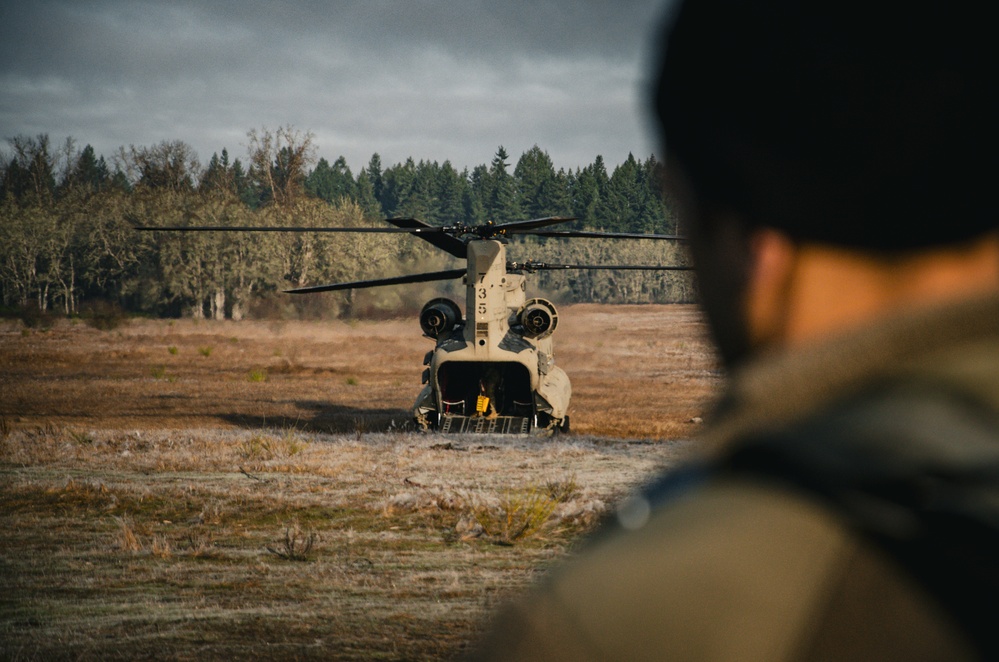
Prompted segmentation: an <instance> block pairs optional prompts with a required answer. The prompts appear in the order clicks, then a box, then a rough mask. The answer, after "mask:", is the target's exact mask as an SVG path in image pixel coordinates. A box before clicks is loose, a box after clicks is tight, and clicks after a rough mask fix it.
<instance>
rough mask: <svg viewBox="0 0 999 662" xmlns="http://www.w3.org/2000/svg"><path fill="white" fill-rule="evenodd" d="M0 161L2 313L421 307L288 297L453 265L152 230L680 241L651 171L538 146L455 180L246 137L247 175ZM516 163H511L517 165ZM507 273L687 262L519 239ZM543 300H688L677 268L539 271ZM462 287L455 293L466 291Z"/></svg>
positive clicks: (87, 162)
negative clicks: (466, 231)
mask: <svg viewBox="0 0 999 662" xmlns="http://www.w3.org/2000/svg"><path fill="white" fill-rule="evenodd" d="M7 142H8V148H7V149H6V150H5V152H0V157H2V160H0V297H2V303H3V305H4V307H6V308H8V309H12V308H20V309H26V308H33V309H36V310H38V311H43V312H44V311H53V312H60V313H63V314H67V315H73V314H78V313H80V312H81V311H83V310H84V309H86V307H87V306H88V305H89V304H93V303H94V302H111V303H112V304H114V305H115V306H120V307H121V308H122V309H123V310H126V311H130V312H136V313H145V314H151V315H157V316H182V315H185V316H193V317H196V318H200V317H212V318H215V319H226V318H228V319H236V320H238V319H242V318H244V317H246V316H248V315H249V316H257V317H270V316H282V317H289V316H290V317H315V316H336V315H348V314H350V315H356V314H365V313H374V312H378V311H390V310H397V309H399V308H400V307H404V308H411V307H414V306H418V305H419V304H420V303H422V299H424V298H426V297H427V296H429V293H430V292H432V291H434V289H435V288H436V287H437V286H433V285H423V286H406V287H397V288H388V289H380V290H377V291H376V290H371V291H366V290H353V291H350V292H346V293H342V294H328V295H321V296H313V297H290V296H288V295H283V294H282V293H281V290H283V289H286V288H288V287H297V286H303V285H312V284H317V283H324V282H338V281H349V280H364V279H371V278H380V277H384V276H391V275H398V274H402V273H412V272H415V271H427V270H436V269H445V268H454V267H456V266H459V265H458V263H456V262H455V261H454V260H453V258H451V257H450V256H448V255H446V254H444V253H442V252H441V251H439V250H437V249H435V248H433V247H431V246H429V245H428V244H426V243H425V242H422V241H420V240H419V239H417V238H411V237H399V236H395V235H369V234H368V235H361V234H319V233H316V234H313V233H304V234H291V233H267V234H263V233H165V232H163V233H158V232H137V231H136V230H135V229H134V225H135V224H136V223H139V224H142V225H182V226H183V225H229V226H291V225H294V226H306V227H322V226H345V227H351V226H361V225H367V224H371V223H373V222H378V219H381V218H391V217H414V218H420V219H422V220H424V221H426V222H428V223H431V224H436V225H441V224H453V223H458V222H463V223H468V224H480V223H484V222H486V221H493V222H496V223H502V222H507V221H512V220H518V219H524V218H538V217H543V216H559V215H571V216H575V217H576V218H577V219H578V220H576V221H575V222H573V224H572V225H570V226H567V227H576V228H587V229H602V230H607V231H624V232H655V233H675V232H676V222H675V218H674V216H673V215H672V214H671V213H670V208H669V202H668V200H667V199H665V198H664V197H663V193H662V187H661V186H660V185H659V178H660V176H661V174H660V173H661V165H660V164H659V163H658V162H657V161H656V159H655V158H654V157H651V156H650V157H649V158H647V159H646V160H644V161H639V160H637V159H635V158H634V157H633V156H631V155H629V156H628V159H627V160H626V161H625V162H624V163H622V164H620V165H618V166H616V167H615V168H614V169H613V171H611V172H609V171H608V168H607V166H606V164H605V163H604V161H603V159H602V158H601V157H599V156H598V157H597V158H596V159H595V161H594V162H593V163H592V164H590V165H587V166H586V167H583V168H577V169H576V170H575V171H566V170H565V169H559V170H556V169H555V168H554V165H553V163H552V160H551V158H550V157H549V156H548V154H547V153H546V152H544V151H543V150H542V149H540V148H539V147H537V146H534V147H532V148H531V149H529V150H528V151H526V152H524V153H523V154H522V155H521V156H520V158H519V159H517V161H516V163H515V164H514V163H513V162H512V159H511V157H510V155H509V154H508V153H507V152H506V150H505V149H504V148H503V147H502V146H501V147H499V148H498V149H497V151H496V154H495V156H494V158H493V159H492V161H491V163H490V164H488V165H485V164H483V165H480V166H477V167H475V168H473V169H471V170H469V169H467V168H465V169H463V170H461V171H458V170H457V169H455V168H454V167H453V166H452V165H451V163H450V162H449V161H445V162H444V163H443V164H440V163H438V162H436V161H434V162H431V161H422V160H421V161H419V162H416V161H414V160H413V159H412V158H409V159H407V160H406V161H404V162H402V163H398V164H394V165H391V166H388V167H384V166H383V165H382V163H381V159H380V157H379V155H378V154H374V155H373V156H372V157H371V160H370V161H369V162H368V164H367V166H366V167H365V168H364V169H363V170H361V171H359V172H358V173H357V174H356V175H355V174H354V173H352V172H351V170H350V168H349V166H348V165H347V163H346V160H345V159H344V158H343V157H340V158H338V159H336V160H335V161H334V162H333V163H330V162H328V161H327V160H326V159H324V158H319V159H316V152H317V149H316V145H315V142H314V138H313V136H312V134H311V133H309V132H302V131H298V130H296V129H294V128H292V127H280V128H278V129H277V130H273V131H271V130H267V129H261V130H252V131H250V132H249V133H248V134H247V142H248V146H247V155H246V161H245V162H244V161H242V160H241V159H239V158H235V159H233V158H231V157H230V155H229V153H228V151H227V150H225V149H223V150H222V151H221V153H215V154H213V155H212V157H211V159H210V160H209V162H208V164H207V165H205V166H204V167H202V165H201V164H200V163H199V161H198V158H197V155H196V154H195V152H194V150H193V149H192V148H191V147H190V146H189V145H188V144H187V143H185V142H183V141H179V140H175V141H164V142H161V143H159V144H157V145H153V146H148V147H135V146H129V147H127V148H125V147H121V148H119V149H118V150H117V151H116V152H115V153H114V154H113V155H111V156H110V158H105V156H104V155H97V154H96V153H95V150H94V149H93V147H91V146H90V145H86V146H84V147H83V148H82V149H81V148H78V147H77V143H76V142H75V141H74V140H73V139H66V140H65V141H64V142H63V143H61V144H58V145H55V144H53V143H52V142H51V141H50V139H49V137H48V136H47V135H44V134H42V135H38V136H35V137H24V136H19V137H15V138H11V139H9V140H8V141H7ZM511 166H512V167H511ZM510 253H511V256H512V257H513V258H514V259H518V260H525V259H534V260H544V261H549V262H564V263H592V264H600V263H605V264H606V263H620V264H624V263H636V264H676V263H682V262H683V260H684V256H683V255H682V254H681V253H680V252H679V251H678V248H677V247H676V246H675V245H673V244H672V242H652V241H620V242H610V241H607V240H578V241H575V242H566V241H564V240H548V241H545V240H540V239H532V238H528V239H520V240H517V241H515V242H513V244H512V245H511V246H510ZM530 284H531V286H532V287H533V288H534V289H535V291H540V292H542V293H544V294H545V295H548V296H552V297H553V298H555V299H556V300H560V301H563V302H566V303H569V302H579V301H599V302H613V303H624V302H628V303H649V302H668V301H689V300H691V299H692V298H693V296H694V295H693V286H692V282H691V279H690V277H689V275H687V274H683V273H676V272H607V271H578V272H572V273H567V272H542V273H539V274H536V275H535V276H534V277H532V280H531V281H530ZM459 286H460V284H459V285H455V284H451V285H450V286H445V287H450V288H451V289H452V290H453V291H454V292H455V294H460V293H459V292H458V289H457V288H458V287H459Z"/></svg>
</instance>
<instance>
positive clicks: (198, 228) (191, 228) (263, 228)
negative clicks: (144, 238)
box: [135, 225, 441, 234]
mask: <svg viewBox="0 0 999 662" xmlns="http://www.w3.org/2000/svg"><path fill="white" fill-rule="evenodd" d="M135 229H136V230H145V231H162V232H388V233H393V234H422V233H424V232H428V233H433V232H440V231H441V230H440V228H435V227H433V226H427V227H426V228H412V229H406V228H399V227H395V228H369V227H363V228H308V227H296V226H280V225H162V226H142V225H137V226H135Z"/></svg>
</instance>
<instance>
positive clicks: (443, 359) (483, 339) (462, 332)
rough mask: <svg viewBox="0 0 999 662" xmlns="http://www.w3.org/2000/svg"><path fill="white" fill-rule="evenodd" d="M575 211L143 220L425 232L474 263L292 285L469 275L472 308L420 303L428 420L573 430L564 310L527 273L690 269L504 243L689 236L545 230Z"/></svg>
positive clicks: (469, 428)
mask: <svg viewBox="0 0 999 662" xmlns="http://www.w3.org/2000/svg"><path fill="white" fill-rule="evenodd" d="M574 220H576V219H575V218H572V217H561V216H557V217H556V216H553V217H546V218H537V219H531V220H523V221H512V222H507V223H491V222H490V223H486V224H483V225H475V226H471V225H465V224H455V225H445V226H433V225H428V224H427V223H424V222H423V221H420V220H418V219H415V218H391V219H387V222H388V223H389V224H390V226H385V227H353V228H348V227H329V228H307V227H253V226H246V227H230V226H174V227H137V229H140V230H160V231H183V232H204V231H226V232H374V233H384V232H388V233H406V234H411V235H415V236H418V237H420V238H421V239H424V240H426V241H428V242H429V243H431V244H432V245H434V246H436V247H437V248H440V249H441V250H444V251H445V252H447V253H449V254H451V255H453V256H454V257H458V258H464V259H465V260H467V265H466V268H464V269H450V270H446V271H435V272H430V273H422V274H412V275H407V276H395V277H390V278H380V279H375V280H362V281H352V282H345V283H333V284H329V285H315V286H310V287H299V288H295V289H291V290H285V292H287V293H290V294H309V293H316V292H331V291H336V290H351V289H358V288H368V287H381V286H387V285H400V284H404V283H422V282H431V281H444V280H453V279H458V278H462V279H463V280H464V283H465V287H466V295H465V311H466V313H465V317H463V316H462V311H461V307H460V306H459V305H458V304H457V303H456V302H455V301H453V300H451V299H448V298H443V297H439V298H435V299H432V300H430V301H428V302H427V303H426V305H424V306H423V309H422V310H421V312H420V328H421V329H422V331H423V334H424V336H426V337H427V338H430V339H431V340H434V341H435V347H434V349H432V350H430V351H429V352H427V354H426V356H425V357H424V360H423V364H424V366H426V367H425V369H424V370H423V377H422V383H423V388H422V390H421V391H420V393H419V395H418V396H417V398H416V402H415V404H414V406H413V420H414V421H415V423H416V425H417V427H418V428H419V429H421V430H435V431H439V432H444V433H493V434H517V435H524V434H529V433H532V432H539V433H548V434H554V433H556V432H568V430H569V414H568V409H569V400H570V398H571V395H572V387H571V384H570V382H569V377H568V375H566V373H565V371H564V370H562V368H560V367H558V366H556V365H555V356H554V347H553V343H552V335H553V334H554V332H555V330H556V328H557V327H558V319H559V318H558V312H557V310H556V308H555V305H554V304H552V302H551V301H548V300H546V299H542V298H531V299H528V298H527V294H526V289H527V278H526V274H530V273H534V272H537V271H542V270H567V269H627V270H685V269H689V268H690V267H687V266H666V265H655V266H653V265H645V266H639V265H579V264H551V263H545V262H535V261H526V262H511V261H508V260H507V256H506V244H507V242H508V241H509V239H508V238H509V237H510V236H512V235H518V234H519V235H534V236H541V237H563V238H613V239H664V240H674V241H676V240H683V237H680V236H676V235H660V234H642V233H623V232H595V231H588V230H547V229H545V228H548V227H549V226H552V225H557V224H561V223H567V222H570V221H574Z"/></svg>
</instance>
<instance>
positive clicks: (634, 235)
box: [523, 230, 687, 241]
mask: <svg viewBox="0 0 999 662" xmlns="http://www.w3.org/2000/svg"><path fill="white" fill-rule="evenodd" d="M523 234H531V235H534V236H536V237H573V238H587V239H667V240H670V241H686V240H687V238H686V237H684V236H682V235H678V234H645V233H642V232H597V231H595V230H542V231H540V232H525V233H523Z"/></svg>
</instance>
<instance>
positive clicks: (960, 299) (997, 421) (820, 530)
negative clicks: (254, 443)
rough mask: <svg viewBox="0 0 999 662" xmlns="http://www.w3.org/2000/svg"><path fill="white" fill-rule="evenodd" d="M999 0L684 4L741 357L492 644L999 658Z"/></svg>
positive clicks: (726, 301) (709, 300)
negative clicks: (712, 397)
mask: <svg viewBox="0 0 999 662" xmlns="http://www.w3.org/2000/svg"><path fill="white" fill-rule="evenodd" d="M989 14H990V10H989V5H988V3H979V2H969V1H967V0H956V1H954V2H942V1H941V2H936V3H899V2H895V3H878V2H865V3H860V2H857V1H856V0H840V1H838V2H833V3H812V2H801V1H800V0H753V1H739V0H687V1H686V2H682V4H681V5H680V6H679V8H673V9H672V11H671V16H670V18H669V20H668V21H667V29H666V31H665V36H664V39H663V44H662V48H661V50H660V54H661V56H662V57H661V60H660V62H659V65H660V69H659V76H658V79H657V87H656V89H655V100H656V109H657V112H658V118H659V121H660V126H661V128H662V134H663V138H664V142H665V150H666V151H665V154H666V161H667V167H668V171H669V175H668V178H669V183H668V187H669V188H670V191H671V194H672V195H673V196H674V200H676V201H678V203H679V204H680V213H681V221H682V222H684V223H685V224H686V227H687V232H688V233H689V236H690V247H691V253H692V255H693V257H694V260H695V264H696V268H697V273H698V278H699V286H700V291H701V297H702V302H703V307H704V310H705V313H706V315H707V318H708V321H709V323H710V326H711V329H712V332H713V335H714V338H715V341H716V344H717V346H718V349H719V352H720V354H721V356H722V358H723V360H724V362H725V363H726V365H727V367H728V369H729V371H730V378H729V381H728V383H727V385H726V388H725V390H724V393H723V395H722V397H721V398H720V401H719V403H718V404H717V407H716V410H715V411H714V413H713V416H712V417H711V419H710V422H709V423H710V424H709V425H708V427H707V428H706V430H705V433H704V434H703V435H702V439H701V441H700V443H699V447H700V448H702V449H703V450H704V452H703V454H701V455H700V456H699V457H698V458H697V459H696V460H695V461H692V462H691V463H690V464H688V465H687V466H685V467H683V468H680V469H678V470H676V471H673V472H671V473H670V474H669V475H667V476H665V477H664V478H663V479H661V480H660V481H659V482H657V483H656V484H654V485H653V486H652V487H650V488H649V489H647V490H645V491H644V492H642V493H641V494H640V495H637V496H635V497H633V498H631V499H630V500H628V501H627V502H626V503H625V504H624V505H623V506H621V508H620V509H619V510H618V513H617V516H616V521H614V522H612V523H610V525H609V526H608V527H607V528H606V530H604V531H602V532H601V533H600V534H599V535H598V536H596V537H595V538H594V539H593V540H592V541H590V543H589V545H588V547H587V548H586V549H585V550H584V551H583V552H582V553H580V555H579V556H577V557H576V558H574V559H573V560H571V561H570V562H569V563H567V564H566V565H565V566H563V567H561V568H559V569H557V570H555V571H554V572H553V573H552V574H551V575H550V576H549V578H548V579H547V581H546V582H545V583H544V584H543V585H542V586H540V587H538V588H537V589H536V590H535V591H534V592H533V593H532V594H530V595H528V596H526V597H525V599H523V600H522V601H521V602H519V603H518V604H516V605H513V606H512V607H510V608H508V609H506V610H505V611H503V612H501V614H500V615H499V616H498V618H497V621H496V623H495V624H494V629H493V630H492V632H491V634H490V635H489V636H488V637H487V638H486V639H485V640H484V641H483V642H482V643H481V646H480V648H479V650H478V654H479V656H480V659H508V660H534V659H552V660H555V659H558V660H639V659H670V660H684V659H692V660H822V659H828V660H874V659H898V660H923V659H936V660H962V659H980V658H985V659H999V231H997V227H999V226H997V219H999V213H997V211H999V209H997V208H999V169H997V158H999V144H997V140H996V135H997V131H996V129H997V123H999V110H997V106H996V99H997V97H999V94H997V93H996V89H995V87H996V84H997V82H999V73H997V67H999V53H997V44H999V39H997V38H996V37H995V35H994V34H993V32H994V27H993V26H994V22H993V21H992V19H990V18H989Z"/></svg>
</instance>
